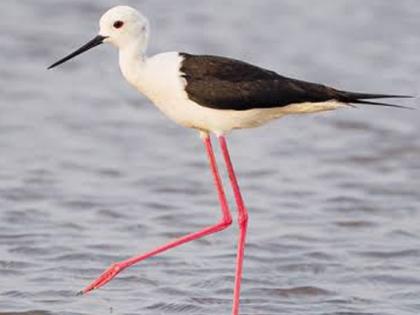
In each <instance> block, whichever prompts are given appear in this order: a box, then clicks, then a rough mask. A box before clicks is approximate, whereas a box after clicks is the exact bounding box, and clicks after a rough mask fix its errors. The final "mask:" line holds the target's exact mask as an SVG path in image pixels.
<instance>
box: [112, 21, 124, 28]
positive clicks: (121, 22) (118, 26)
mask: <svg viewBox="0 0 420 315" xmlns="http://www.w3.org/2000/svg"><path fill="white" fill-rule="evenodd" d="M123 26H124V22H123V21H117V22H115V23H114V27H115V28H121V27H123Z"/></svg>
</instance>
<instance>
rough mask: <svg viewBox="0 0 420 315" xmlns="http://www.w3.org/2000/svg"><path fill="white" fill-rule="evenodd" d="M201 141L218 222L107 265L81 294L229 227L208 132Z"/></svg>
mask: <svg viewBox="0 0 420 315" xmlns="http://www.w3.org/2000/svg"><path fill="white" fill-rule="evenodd" d="M202 138H203V142H204V145H205V148H206V152H207V155H208V159H209V162H210V168H211V171H212V174H213V179H214V184H215V186H216V190H217V194H218V197H219V202H220V206H221V209H222V218H221V220H220V222H219V223H217V224H215V225H212V226H209V227H207V228H205V229H203V230H201V231H198V232H196V233H192V234H189V235H187V236H184V237H182V238H179V239H177V240H175V241H173V242H170V243H168V244H166V245H163V246H161V247H158V248H156V249H154V250H152V251H150V252H148V253H146V254H143V255H139V256H136V257H133V258H130V259H127V260H124V261H122V262H118V263H114V264H113V265H112V266H111V267H109V268H108V269H107V270H106V271H105V272H104V273H103V274H102V275H101V276H99V277H98V278H97V279H96V280H95V281H93V282H92V283H91V284H90V285H89V286H87V287H86V288H85V289H84V290H83V291H81V292H80V293H81V294H85V293H88V292H90V291H93V290H95V289H98V288H100V287H102V286H103V285H105V284H106V283H108V282H109V281H111V280H112V279H113V278H114V277H115V276H116V275H118V274H119V273H120V272H121V271H123V270H124V269H126V268H128V267H130V266H132V265H134V264H137V263H139V262H140V261H142V260H144V259H147V258H149V257H152V256H155V255H157V254H160V253H162V252H164V251H167V250H169V249H171V248H174V247H177V246H180V245H182V244H185V243H187V242H190V241H193V240H196V239H199V238H202V237H204V236H207V235H210V234H213V233H216V232H220V231H222V230H224V229H226V228H227V227H229V226H230V225H231V224H232V217H231V214H230V211H229V206H228V203H227V200H226V196H225V192H224V190H223V184H222V181H221V179H220V175H219V171H218V169H217V163H216V158H215V155H214V151H213V147H212V144H211V139H210V137H209V135H208V134H203V135H202Z"/></svg>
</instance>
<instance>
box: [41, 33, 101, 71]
mask: <svg viewBox="0 0 420 315" xmlns="http://www.w3.org/2000/svg"><path fill="white" fill-rule="evenodd" d="M105 39H106V36H102V35H98V36H96V37H95V38H94V39H92V40H91V41H90V42H89V43H87V44H86V45H84V46H82V47H80V48H79V49H78V50H76V51H75V52H73V53H71V54H70V55H68V56H67V57H64V58H63V59H61V60H59V61H57V62H56V63H54V64H52V65H51V66H49V67H48V69H52V68H54V67H57V66H59V65H61V64H63V63H65V62H66V61H69V60H70V59H73V58H74V57H76V56H78V55H80V54H82V53H84V52H85V51H88V50H89V49H92V48H94V47H96V46H99V45H100V44H102V43H103V42H104V40H105Z"/></svg>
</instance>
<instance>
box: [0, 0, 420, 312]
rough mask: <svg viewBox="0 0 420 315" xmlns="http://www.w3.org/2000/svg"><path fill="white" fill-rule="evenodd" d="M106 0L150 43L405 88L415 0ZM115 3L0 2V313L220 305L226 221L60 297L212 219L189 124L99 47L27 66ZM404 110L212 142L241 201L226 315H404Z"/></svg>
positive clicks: (340, 114)
mask: <svg viewBox="0 0 420 315" xmlns="http://www.w3.org/2000/svg"><path fill="white" fill-rule="evenodd" d="M124 3H125V4H130V5H132V6H134V7H136V8H138V9H140V10H142V11H143V13H144V14H145V15H147V16H148V17H149V18H150V20H151V25H152V38H151V43H150V49H149V53H150V54H154V53H158V52H162V51H170V50H177V51H186V52H190V53H197V54H200V53H202V54H204V53H205V54H217V55H226V56H230V57H235V58H238V59H244V60H246V61H248V62H252V63H255V64H257V65H260V66H264V67H268V68H270V69H273V70H275V71H277V72H279V73H281V74H283V75H287V76H291V77H295V78H299V79H304V80H310V81H316V82H322V83H325V84H329V85H333V86H335V87H338V88H341V89H347V90H353V91H362V92H372V93H391V94H392V93H397V94H409V95H419V94H420V93H419V87H420V81H419V76H420V56H419V51H420V33H419V30H420V19H419V16H420V3H419V1H418V0H401V1H383V0H369V1H366V0H351V1H350V0H323V1H310V0H298V1H297V0H263V1H255V0H241V1H239V0H238V1H222V0H212V1H194V0H188V1H187V0H178V1H169V0H168V1H163V0H162V1H161V0H153V1H152V0H148V1H134V0H131V1H130V0H125V1H124ZM117 4H119V2H118V1H117V0H115V1H114V0H96V1H89V0H74V1H65V0H37V1H35V0H19V1H16V0H2V1H1V2H0V17H1V19H0V39H1V40H0V95H1V96H0V313H1V314H11V313H14V312H29V313H28V314H61V315H70V314H72V315H88V314H89V315H92V314H110V313H112V314H124V315H126V314H127V315H128V314H142V315H143V314H146V315H152V314H153V315H156V314H229V313H230V305H231V298H232V287H233V275H234V262H235V244H236V234H237V228H236V227H233V228H232V229H231V230H228V231H226V232H223V233H221V234H218V235H215V236H211V237H208V238H206V239H205V240H202V241H198V242H194V243H192V244H189V245H186V246H184V247H182V248H178V249H176V250H173V251H171V252H169V253H167V254H164V255H161V256H159V257H157V258H153V259H150V260H148V261H145V262H143V263H141V264H140V265H138V266H136V267H134V268H132V269H130V270H128V271H126V272H124V273H123V274H121V275H120V276H119V277H118V278H117V279H116V280H114V281H113V282H111V283H110V284H109V285H107V286H106V287H105V288H103V289H101V290H99V291H97V292H95V293H94V294H92V295H89V296H86V297H76V296H75V293H76V292H77V291H79V290H80V289H81V288H83V287H84V286H85V285H87V284H88V283H89V282H90V281H91V280H93V279H95V278H96V277H97V276H98V275H99V274H100V273H101V272H102V271H103V270H104V269H105V268H106V267H108V266H109V265H110V264H111V263H112V262H113V261H118V260H121V259H123V258H127V257H129V256H132V255H133V254H136V253H141V252H144V251H147V250H149V249H151V248H153V247H155V246H158V245H161V244H163V243H164V242H167V241H168V240H170V239H172V238H174V237H177V236H181V235H183V234H186V233H188V232H192V231H196V230H198V229H200V228H202V227H203V226H206V225H209V224H211V223H214V222H216V220H217V218H218V216H219V207H218V203H217V198H216V195H215V192H214V189H213V187H212V180H211V177H210V172H209V171H208V168H207V160H206V157H205V154H204V151H203V148H202V145H201V142H200V140H199V138H198V137H197V134H196V133H195V132H193V131H191V130H185V129H183V128H181V127H178V126H176V125H175V124H173V123H172V122H170V121H169V120H167V119H166V118H165V117H163V115H162V114H160V113H159V112H158V111H157V110H156V108H154V106H153V105H151V104H150V103H149V102H148V101H147V100H146V99H145V98H143V97H142V96H140V95H139V94H138V93H137V92H136V91H135V90H133V89H132V88H131V87H130V86H129V85H128V84H126V83H125V82H124V80H123V78H122V76H121V74H120V72H119V69H118V63H117V52H116V50H115V49H112V48H111V47H105V46H103V47H100V48H97V49H95V50H94V51H91V52H89V53H87V54H85V55H83V56H81V57H79V58H78V59H77V60H75V61H72V62H70V63H68V64H66V65H64V66H63V67H61V68H59V69H56V70H53V71H47V70H46V67H47V66H48V65H50V64H51V63H52V62H54V61H56V60H57V59H58V58H61V57H63V56H64V55H66V54H67V53H69V52H71V51H73V50H74V49H75V48H78V47H79V46H81V45H82V44H84V43H85V42H87V41H88V40H90V39H91V38H92V37H93V36H95V35H96V33H97V30H98V19H99V17H100V16H101V15H102V14H103V13H104V12H105V11H106V10H107V9H108V8H110V7H111V6H113V5H117ZM418 102H419V101H418V100H404V101H402V102H399V104H402V105H408V106H414V107H417V108H418ZM419 119H420V111H419V110H417V111H407V110H396V109H388V108H377V107H376V108H372V107H363V108H362V107H361V108H359V109H344V110H341V111H337V112H332V113H325V114H317V115H309V116H299V117H297V116H295V117H287V118H285V119H282V120H280V121H277V122H275V123H272V124H269V125H267V126H265V127H262V128H260V129H256V130H244V131H240V132H236V133H234V134H232V136H231V137H230V143H231V149H232V156H233V159H234V161H235V162H236V168H237V172H238V175H239V179H240V183H241V185H242V188H243V193H244V196H245V199H246V201H247V203H248V208H249V210H250V229H249V242H248V244H249V245H248V249H247V257H246V262H245V276H244V277H245V279H244V286H243V294H242V314H273V315H274V314H299V315H301V314H341V315H343V314H354V315H355V314H364V315H366V314H369V315H373V314H381V315H387V314H389V315H391V314H392V315H394V314H399V315H405V314H419V312H420V302H419V296H420V224H419V223H420V192H419V187H420V179H419V178H420V158H419V157H420V137H419V133H420V124H419ZM228 192H229V197H230V200H231V201H232V206H233V200H232V196H231V194H230V189H228ZM232 210H234V209H232Z"/></svg>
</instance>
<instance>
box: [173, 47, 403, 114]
mask: <svg viewBox="0 0 420 315" xmlns="http://www.w3.org/2000/svg"><path fill="white" fill-rule="evenodd" d="M181 56H182V57H183V58H184V60H183V63H182V67H181V72H182V73H183V76H184V78H185V79H186V81H187V85H186V92H187V94H188V96H189V98H190V99H191V100H193V101H194V102H196V103H198V104H200V105H201V106H205V107H210V108H215V109H223V110H249V109H254V108H261V109H262V108H273V107H284V106H287V105H290V104H296V103H306V102H314V103H315V102H326V101H331V100H337V101H340V102H343V103H356V104H357V103H359V104H364V103H367V104H371V105H373V104H372V103H374V102H365V101H363V100H365V99H376V98H397V97H401V96H397V95H382V94H381V95H379V94H363V93H352V92H345V91H340V90H336V89H334V88H331V87H328V86H325V85H321V84H315V83H310V82H305V81H300V80H296V79H291V78H287V77H283V76H281V75H279V74H277V73H275V72H273V71H269V70H266V69H263V68H260V67H257V66H253V65H251V64H248V63H245V62H243V61H239V60H234V59H230V58H225V57H217V56H195V55H190V54H186V53H182V54H181ZM375 104H376V105H389V106H395V107H398V106H397V105H390V104H382V103H375Z"/></svg>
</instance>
